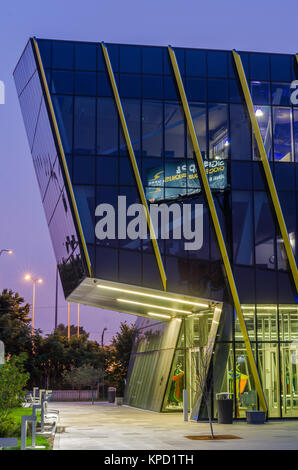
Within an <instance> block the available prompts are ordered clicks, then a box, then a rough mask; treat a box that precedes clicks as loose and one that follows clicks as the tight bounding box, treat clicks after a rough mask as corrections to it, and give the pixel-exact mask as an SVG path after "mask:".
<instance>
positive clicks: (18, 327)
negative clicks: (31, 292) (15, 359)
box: [0, 289, 31, 355]
mask: <svg viewBox="0 0 298 470" xmlns="http://www.w3.org/2000/svg"><path fill="white" fill-rule="evenodd" d="M29 313H30V305H29V304H28V303H26V304H24V299H23V298H22V297H20V296H19V294H18V293H17V292H13V291H12V290H8V289H4V290H3V291H2V293H1V295H0V340H2V341H3V342H4V344H5V350H6V352H7V353H8V354H11V355H12V354H14V355H18V354H21V353H22V352H24V351H26V352H28V351H29V349H30V348H31V330H30V326H29V324H30V322H31V319H30V315H29Z"/></svg>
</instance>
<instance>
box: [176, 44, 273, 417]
mask: <svg viewBox="0 0 298 470" xmlns="http://www.w3.org/2000/svg"><path fill="white" fill-rule="evenodd" d="M168 52H169V56H170V59H171V63H172V67H173V71H174V75H175V78H176V83H177V86H178V89H179V94H180V98H181V102H182V105H183V109H184V114H185V117H186V121H187V127H188V130H189V134H190V137H191V141H192V144H193V148H194V152H195V155H196V160H197V165H198V168H199V172H200V176H201V180H202V185H203V187H204V192H205V195H206V199H207V202H208V206H209V210H210V214H211V217H212V222H213V225H214V229H215V233H216V237H217V242H218V245H219V249H220V253H221V256H222V259H223V263H224V267H225V271H226V275H227V279H228V283H229V287H230V291H231V294H232V298H233V302H234V307H235V310H236V314H237V317H238V320H239V325H240V328H241V332H242V335H243V338H244V343H245V347H246V351H247V357H248V360H249V364H250V367H251V372H252V375H253V378H254V382H255V386H256V390H257V393H258V397H259V400H260V405H261V407H262V409H263V410H264V411H266V413H267V405H266V400H265V396H264V392H263V389H262V385H261V381H260V377H259V374H258V370H257V366H256V362H255V358H254V355H253V352H252V348H251V344H250V341H249V337H248V333H247V329H246V325H245V321H244V317H243V313H242V310H241V305H240V300H239V296H238V292H237V288H236V284H235V280H234V276H233V272H232V268H231V264H230V260H229V257H228V253H227V249H226V245H225V242H224V238H223V234H222V231H221V227H220V223H219V220H218V216H217V212H216V208H215V204H214V200H213V196H212V192H211V189H210V186H209V181H208V178H207V174H206V170H205V167H204V161H203V158H202V154H201V151H200V146H199V142H198V138H197V135H196V131H195V128H194V124H193V120H192V117H191V113H190V109H189V105H188V101H187V98H186V94H185V90H184V86H183V82H182V79H181V75H180V71H179V67H178V63H177V60H176V55H175V52H174V50H173V49H172V47H170V46H169V47H168Z"/></svg>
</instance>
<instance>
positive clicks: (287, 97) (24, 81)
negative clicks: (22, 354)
mask: <svg viewBox="0 0 298 470" xmlns="http://www.w3.org/2000/svg"><path fill="white" fill-rule="evenodd" d="M14 78H15V83H16V88H17V93H18V96H19V101H20V105H21V110H22V114H23V118H24V123H25V127H26V131H27V135H28V142H29V145H30V149H31V153H32V158H33V162H34V167H35V171H36V175H37V180H38V184H39V187H40V193H41V197H42V201H43V205H44V210H45V214H46V218H47V223H48V226H49V230H50V234H51V239H52V242H53V247H54V251H55V255H56V258H57V264H58V268H59V272H60V277H61V281H62V285H63V289H64V293H65V297H66V298H67V300H68V301H71V302H78V303H84V304H89V305H93V306H98V307H101V308H104V309H111V310H116V311H122V312H125V313H128V314H133V315H138V316H139V319H138V321H137V332H136V338H135V344H134V348H133V351H132V355H131V362H130V368H129V374H128V380H127V385H126V394H125V402H126V403H127V404H130V405H132V406H136V407H140V408H145V409H149V410H155V411H168V412H170V411H178V410H181V409H182V391H183V389H184V388H186V389H187V390H188V392H189V396H190V399H189V401H190V411H191V414H192V417H193V419H200V418H203V417H204V416H206V409H205V405H204V401H203V400H202V390H201V388H200V379H201V378H202V375H204V374H205V375H204V380H205V384H206V387H207V389H208V390H209V393H210V397H211V403H212V413H213V416H214V417H215V418H216V416H217V409H216V400H215V397H216V394H217V393H220V392H230V393H233V397H234V417H235V418H243V417H245V411H246V410H249V409H263V410H265V411H267V412H268V416H269V418H293V417H298V383H297V380H298V306H297V301H298V297H297V288H298V272H297V264H296V255H297V253H296V251H297V201H298V200H297V194H298V193H297V191H298V104H297V102H298V101H297V97H296V92H295V90H296V85H297V84H298V82H297V83H295V80H296V79H298V75H297V57H296V56H294V55H286V54H271V53H270V54H269V53H255V52H240V53H238V52H236V51H216V50H202V49H185V48H171V47H149V46H137V45H136V46H132V45H118V44H104V43H82V42H72V41H56V40H42V39H35V38H32V39H30V40H29V42H28V44H27V46H26V48H25V50H24V52H23V54H22V56H21V58H20V60H19V62H18V64H17V67H16V69H15V72H14ZM296 101H297V102H296ZM118 196H126V205H127V207H128V206H129V205H131V204H135V203H141V204H143V207H144V210H145V214H146V216H147V228H146V230H147V232H146V235H148V234H149V233H151V235H152V233H153V232H154V225H153V223H152V219H151V217H150V213H149V205H150V204H154V205H155V206H156V207H160V206H162V205H166V206H168V207H169V208H170V206H171V205H172V204H173V203H175V204H176V209H177V210H178V212H177V213H178V214H181V212H182V209H183V208H185V207H186V206H188V207H190V208H192V209H193V210H192V212H191V214H192V219H191V221H192V224H194V223H195V215H194V214H195V207H201V208H202V211H203V212H202V217H201V219H200V220H201V230H202V235H203V238H202V239H203V242H202V244H201V246H200V247H199V248H197V249H195V250H186V249H185V243H186V242H187V241H189V237H187V236H186V235H185V233H184V232H183V234H182V236H181V237H175V230H176V228H177V224H178V222H179V220H180V221H181V219H180V218H179V217H178V216H176V215H175V213H174V212H173V213H172V212H171V213H170V217H169V220H168V224H167V229H168V238H165V239H161V237H158V234H157V238H156V239H154V238H153V239H150V238H149V236H147V238H146V237H144V238H143V239H140V238H135V239H131V237H128V235H127V233H126V230H125V231H124V232H123V231H121V229H119V227H118V232H117V233H116V236H115V238H114V239H111V238H106V239H99V238H98V237H97V235H96V226H97V223H98V221H99V220H100V219H99V215H100V214H99V211H98V210H97V208H98V206H99V205H101V204H111V205H113V207H114V213H115V217H116V220H120V218H121V217H122V216H123V213H125V212H126V207H124V206H121V207H120V206H118ZM163 207H165V206H163ZM179 209H180V212H179ZM177 213H176V214H177ZM183 214H184V212H183ZM101 215H102V214H101ZM130 217H131V216H130V215H129V214H128V215H127V223H129V221H130V220H132V218H130ZM178 219H179V220H178ZM202 364H204V367H205V370H202V369H203V367H202ZM203 372H204V374H203Z"/></svg>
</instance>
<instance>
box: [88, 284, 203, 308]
mask: <svg viewBox="0 0 298 470" xmlns="http://www.w3.org/2000/svg"><path fill="white" fill-rule="evenodd" d="M97 287H100V289H108V290H114V291H116V292H124V293H125V294H132V295H141V296H144V297H151V298H153V299H160V300H169V301H170V302H178V303H180V304H187V305H194V306H195V307H209V304H204V303H198V302H190V301H189V300H182V299H175V298H174V297H163V296H162V295H155V294H147V293H145V292H138V291H135V290H128V289H121V288H119V287H111V286H104V285H98V286H97Z"/></svg>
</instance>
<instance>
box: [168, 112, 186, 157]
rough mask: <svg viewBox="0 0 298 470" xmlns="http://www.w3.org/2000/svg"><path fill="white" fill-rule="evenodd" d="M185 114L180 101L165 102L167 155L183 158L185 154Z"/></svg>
mask: <svg viewBox="0 0 298 470" xmlns="http://www.w3.org/2000/svg"><path fill="white" fill-rule="evenodd" d="M184 139H185V134H184V114H183V111H182V107H181V105H180V104H179V103H166V104H165V155H166V156H167V157H176V158H181V157H184V155H185V140H184Z"/></svg>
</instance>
